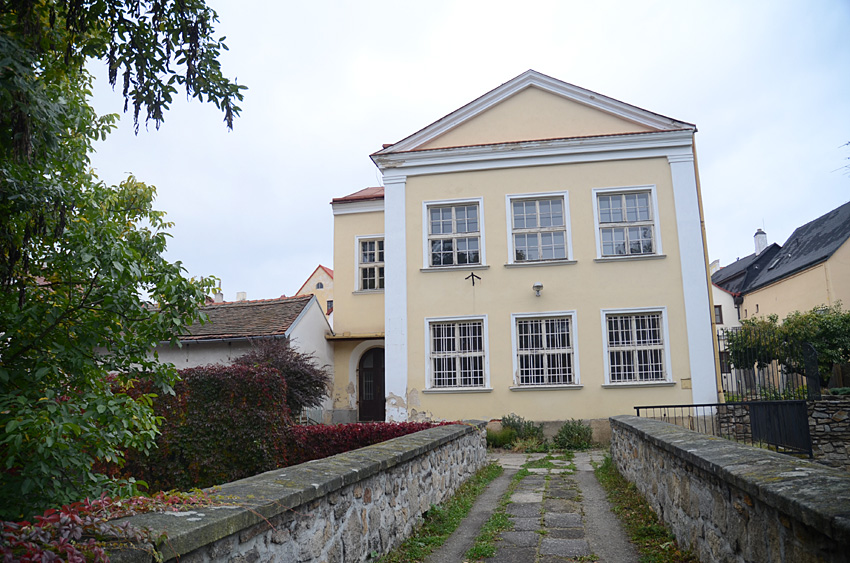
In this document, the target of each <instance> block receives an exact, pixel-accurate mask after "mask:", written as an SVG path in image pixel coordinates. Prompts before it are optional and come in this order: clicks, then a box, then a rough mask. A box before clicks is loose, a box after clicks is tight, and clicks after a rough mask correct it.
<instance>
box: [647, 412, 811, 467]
mask: <svg viewBox="0 0 850 563" xmlns="http://www.w3.org/2000/svg"><path fill="white" fill-rule="evenodd" d="M635 411H636V412H637V416H640V417H643V418H652V419H655V420H661V421H663V422H668V423H670V424H675V425H676V426H681V427H682V428H687V429H688V430H693V431H695V432H700V433H702V434H709V435H711V436H718V437H721V438H726V439H728V440H734V441H736V442H742V443H746V444H750V445H753V446H758V447H764V448H768V449H771V450H774V451H777V452H781V453H787V454H795V455H799V454H802V455H807V456H809V457H810V458H811V457H812V442H811V437H810V435H809V423H808V410H807V407H806V402H805V401H801V400H794V401H783V400H778V401H740V402H734V403H703V404H694V405H657V406H640V407H635Z"/></svg>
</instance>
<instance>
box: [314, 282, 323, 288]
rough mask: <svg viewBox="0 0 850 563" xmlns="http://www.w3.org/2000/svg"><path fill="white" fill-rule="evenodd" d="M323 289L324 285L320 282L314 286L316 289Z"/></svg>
mask: <svg viewBox="0 0 850 563" xmlns="http://www.w3.org/2000/svg"><path fill="white" fill-rule="evenodd" d="M324 287H325V284H323V283H322V282H319V283H317V284H316V289H323V288H324Z"/></svg>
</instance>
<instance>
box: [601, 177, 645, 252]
mask: <svg viewBox="0 0 850 563" xmlns="http://www.w3.org/2000/svg"><path fill="white" fill-rule="evenodd" d="M593 215H594V222H595V224H596V250H597V255H598V256H599V257H600V258H622V257H634V256H653V255H659V254H661V238H660V236H659V230H658V202H657V199H656V195H655V186H637V187H629V188H599V189H595V190H593Z"/></svg>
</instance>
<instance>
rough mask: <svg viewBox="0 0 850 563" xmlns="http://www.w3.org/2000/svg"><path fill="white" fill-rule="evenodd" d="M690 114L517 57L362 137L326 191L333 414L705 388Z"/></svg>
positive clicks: (711, 385) (665, 394)
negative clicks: (368, 159)
mask: <svg viewBox="0 0 850 563" xmlns="http://www.w3.org/2000/svg"><path fill="white" fill-rule="evenodd" d="M695 131H696V127H695V126H694V125H692V124H689V123H685V122H682V121H677V120H675V119H671V118H668V117H664V116H661V115H659V114H656V113H652V112H649V111H646V110H643V109H640V108H637V107H634V106H631V105H628V104H625V103H623V102H619V101H617V100H614V99H611V98H608V97H606V96H603V95H601V94H597V93H595V92H591V91H588V90H585V89H582V88H579V87H577V86H573V85H571V84H567V83H564V82H561V81H559V80H555V79H553V78H550V77H548V76H545V75H542V74H540V73H537V72H535V71H527V72H525V73H523V74H521V75H520V76H518V77H516V78H514V79H513V80H510V81H509V82H506V83H505V84H503V85H501V86H499V87H498V88H496V89H495V90H492V91H491V92H489V93H487V94H485V95H484V96H482V97H480V98H478V99H477V100H474V101H473V102H471V103H469V104H467V105H466V106H464V107H462V108H460V109H458V110H457V111H455V112H453V113H451V114H449V115H448V116H446V117H444V118H442V119H440V120H438V121H436V122H435V123H433V124H431V125H429V126H427V127H425V128H424V129H422V130H420V131H418V132H417V133H414V134H413V135H411V136H409V137H407V138H405V139H403V140H401V141H399V142H398V143H395V144H393V145H388V146H385V148H384V149H383V150H381V151H378V152H377V153H375V154H373V155H372V159H373V161H374V162H375V164H376V165H377V166H378V168H379V169H380V170H381V172H382V174H383V183H384V187H383V188H367V189H365V190H361V191H360V192H357V193H354V194H351V195H349V196H346V197H342V198H338V199H335V200H333V202H332V205H333V212H334V270H335V272H336V280H337V282H338V284H339V287H341V288H343V291H341V292H338V293H339V295H337V297H336V319H335V326H334V335H333V336H331V337H330V338H331V339H332V340H333V342H334V364H335V390H334V420H337V421H343V420H358V419H359V420H372V419H380V420H384V419H386V420H408V419H420V418H433V419H485V420H486V419H491V418H496V417H500V416H502V415H505V414H508V413H516V414H518V415H520V416H522V417H525V418H527V419H531V420H535V421H557V420H565V419H569V418H581V419H600V418H606V419H607V417H608V416H610V415H614V414H632V413H634V406H635V405H653V404H683V403H707V402H715V401H716V399H717V386H716V378H715V361H714V348H713V343H712V340H713V339H712V334H711V318H710V315H709V289H708V281H707V280H708V274H707V260H706V254H705V245H704V233H703V232H702V229H701V224H702V216H701V205H700V195H699V183H698V177H697V172H696V168H695V165H694V144H693V140H694V133H695ZM385 366H386V369H384V368H385Z"/></svg>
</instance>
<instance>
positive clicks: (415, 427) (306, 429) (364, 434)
mask: <svg viewBox="0 0 850 563" xmlns="http://www.w3.org/2000/svg"><path fill="white" fill-rule="evenodd" d="M444 424H452V423H451V422H441V423H433V422H361V423H357V424H337V425H334V426H327V425H324V424H320V425H316V426H295V427H293V428H292V430H291V434H290V437H291V445H290V450H289V463H290V465H295V464H298V463H304V462H306V461H310V460H313V459H321V458H324V457H328V456H332V455H336V454H341V453H343V452H347V451H350V450H356V449H357V448H363V447H365V446H370V445H372V444H377V443H378V442H384V441H386V440H389V439H391V438H397V437H399V436H404V435H406V434H412V433H414V432H419V431H420V430H425V429H427V428H432V427H434V426H441V425H444Z"/></svg>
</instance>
